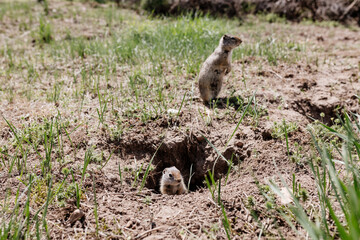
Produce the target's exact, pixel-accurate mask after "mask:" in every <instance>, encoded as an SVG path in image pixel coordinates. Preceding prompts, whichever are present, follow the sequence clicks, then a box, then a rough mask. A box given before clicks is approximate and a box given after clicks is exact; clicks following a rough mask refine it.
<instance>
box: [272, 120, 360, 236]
mask: <svg viewBox="0 0 360 240" xmlns="http://www.w3.org/2000/svg"><path fill="white" fill-rule="evenodd" d="M344 115H345V116H344V118H343V119H340V122H341V126H342V131H338V130H337V129H336V128H332V127H329V126H326V125H323V124H322V127H323V128H324V129H325V130H326V131H327V132H329V133H330V134H331V135H334V136H336V137H338V138H339V139H340V142H341V147H340V148H339V149H338V154H339V157H337V158H336V159H335V158H334V156H333V154H332V153H331V149H330V148H329V144H324V143H325V142H327V141H328V140H327V139H322V141H321V142H319V141H318V139H319V137H316V136H315V135H314V133H313V130H312V129H311V128H310V129H309V131H310V134H311V136H312V140H313V142H314V145H315V148H316V150H317V153H318V155H319V156H320V157H317V156H314V157H313V159H312V161H311V162H310V168H311V170H312V173H313V177H314V183H315V184H316V186H317V194H318V198H319V201H320V203H319V210H318V211H317V212H315V213H313V214H312V216H309V215H308V211H307V207H306V205H305V204H303V203H302V202H300V201H299V198H302V199H303V200H306V199H307V196H308V195H307V192H306V191H302V188H301V186H300V185H298V184H297V183H296V181H295V177H293V191H292V193H291V196H292V200H293V204H291V205H290V206H289V207H290V210H291V212H292V213H293V214H294V215H295V216H296V221H297V222H298V223H299V224H301V225H302V227H303V228H304V229H305V230H306V232H307V234H308V235H309V236H310V237H311V238H312V239H334V238H340V239H358V238H359V237H360V227H359V221H360V214H359V206H360V188H359V183H360V172H359V168H358V161H359V159H360V141H359V139H360V138H359V132H360V126H359V124H358V122H357V120H358V117H359V116H358V115H356V114H352V115H349V114H346V113H345V114H344ZM320 139H321V138H320ZM282 184H283V185H285V186H286V183H285V181H284V180H283V179H282ZM272 188H273V190H274V191H275V192H276V193H277V194H278V195H281V193H280V191H279V187H278V186H276V185H275V184H272ZM287 188H288V187H287ZM283 217H284V218H285V219H286V220H287V222H288V224H289V225H291V226H292V227H294V225H293V223H292V221H291V220H290V219H289V218H288V216H287V215H286V214H283Z"/></svg>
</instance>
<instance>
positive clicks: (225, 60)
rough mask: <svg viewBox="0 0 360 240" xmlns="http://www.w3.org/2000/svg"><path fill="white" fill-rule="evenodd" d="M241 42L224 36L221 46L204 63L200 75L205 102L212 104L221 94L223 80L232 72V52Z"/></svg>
mask: <svg viewBox="0 0 360 240" xmlns="http://www.w3.org/2000/svg"><path fill="white" fill-rule="evenodd" d="M241 42H242V41H241V39H240V38H237V37H232V36H229V35H224V36H222V37H221V39H220V43H219V46H218V47H217V48H216V49H215V51H214V52H213V53H212V54H211V55H210V56H209V57H208V58H207V59H206V61H205V62H204V63H203V65H202V67H201V70H200V74H199V90H200V97H201V98H202V99H203V100H204V102H210V101H211V100H213V99H214V98H216V97H217V95H218V94H219V93H220V90H221V85H222V81H223V78H224V76H225V75H227V74H228V73H229V72H230V71H231V55H232V50H233V49H234V48H236V47H237V46H239V45H240V43H241Z"/></svg>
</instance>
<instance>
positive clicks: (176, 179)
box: [160, 167, 187, 195]
mask: <svg viewBox="0 0 360 240" xmlns="http://www.w3.org/2000/svg"><path fill="white" fill-rule="evenodd" d="M160 192H161V193H162V194H169V195H180V194H184V193H187V188H186V186H185V184H184V179H183V177H182V176H181V173H180V171H179V170H178V169H177V168H176V167H170V168H165V169H164V170H163V175H162V177H161V181H160Z"/></svg>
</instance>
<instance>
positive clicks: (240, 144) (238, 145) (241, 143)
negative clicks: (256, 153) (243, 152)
mask: <svg viewBox="0 0 360 240" xmlns="http://www.w3.org/2000/svg"><path fill="white" fill-rule="evenodd" d="M236 146H237V147H239V148H242V147H243V146H244V143H243V142H241V141H239V142H237V143H236Z"/></svg>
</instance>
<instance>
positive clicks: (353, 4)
mask: <svg viewBox="0 0 360 240" xmlns="http://www.w3.org/2000/svg"><path fill="white" fill-rule="evenodd" d="M358 1H359V0H354V1H353V2H352V3H351V4H350V5H349V6H348V7H347V8H346V10H345V12H344V13H343V15H342V16H341V17H340V20H343V19H344V18H345V16H346V15H347V14H348V13H349V12H350V10H351V9H352V8H353V7H354V6H355V4H356V3H357V2H358Z"/></svg>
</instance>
